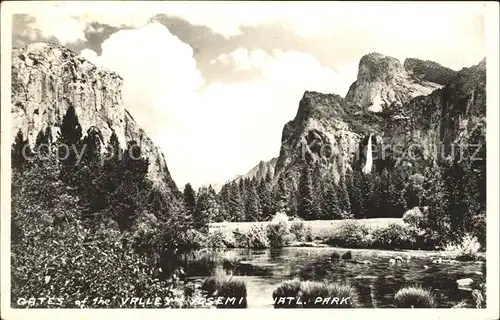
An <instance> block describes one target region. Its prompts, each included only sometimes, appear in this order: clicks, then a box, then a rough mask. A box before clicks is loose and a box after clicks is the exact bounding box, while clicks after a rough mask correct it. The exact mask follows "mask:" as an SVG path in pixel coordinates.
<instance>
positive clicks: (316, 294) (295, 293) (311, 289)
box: [273, 279, 358, 308]
mask: <svg viewBox="0 0 500 320" xmlns="http://www.w3.org/2000/svg"><path fill="white" fill-rule="evenodd" d="M289 297H292V298H294V300H292V301H290V300H288V299H287V298H289ZM280 298H285V299H282V300H280ZM298 299H300V301H301V304H297V303H296V302H297V300H298ZM357 299H358V298H357V293H356V291H355V289H354V288H353V287H351V286H350V285H347V284H338V283H323V282H316V281H302V282H301V281H299V280H297V279H293V280H288V281H285V282H283V283H281V284H280V285H279V286H278V287H277V288H276V289H275V290H274V291H273V300H274V307H275V308H354V307H355V306H356V304H357Z"/></svg>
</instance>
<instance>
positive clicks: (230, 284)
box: [201, 276, 247, 309]
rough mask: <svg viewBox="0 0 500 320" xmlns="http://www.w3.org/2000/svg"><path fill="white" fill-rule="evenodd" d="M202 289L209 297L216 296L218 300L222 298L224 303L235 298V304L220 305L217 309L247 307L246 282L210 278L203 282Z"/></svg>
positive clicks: (218, 277)
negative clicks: (227, 299)
mask: <svg viewBox="0 0 500 320" xmlns="http://www.w3.org/2000/svg"><path fill="white" fill-rule="evenodd" d="M201 289H202V290H204V291H205V292H206V293H207V295H208V296H214V297H215V298H216V299H217V298H219V297H221V298H222V301H223V302H225V301H226V298H234V303H231V302H230V303H227V304H218V305H217V308H220V309H222V308H246V307H247V288H246V284H245V282H243V281H241V280H234V279H228V280H227V279H224V278H223V277H220V276H214V277H208V278H206V279H205V280H204V281H203V284H202V285H201Z"/></svg>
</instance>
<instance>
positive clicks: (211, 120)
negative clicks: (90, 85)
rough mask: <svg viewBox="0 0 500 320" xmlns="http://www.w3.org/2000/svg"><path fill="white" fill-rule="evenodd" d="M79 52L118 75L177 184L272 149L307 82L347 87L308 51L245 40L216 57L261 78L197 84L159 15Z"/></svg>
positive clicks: (225, 174)
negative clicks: (97, 48)
mask: <svg viewBox="0 0 500 320" xmlns="http://www.w3.org/2000/svg"><path fill="white" fill-rule="evenodd" d="M81 54H82V55H83V56H84V57H86V58H87V59H89V60H91V61H93V62H95V63H96V64H98V65H100V66H103V67H105V68H107V69H110V70H113V71H115V72H117V73H118V74H120V75H121V76H122V77H123V78H124V88H123V90H124V92H123V94H124V103H125V106H126V108H127V109H129V110H130V111H131V113H132V115H133V116H134V118H135V119H136V120H137V122H138V123H139V124H140V125H141V126H143V127H144V128H145V129H146V131H147V132H148V134H149V135H150V136H151V137H152V139H153V140H154V141H155V142H156V143H157V144H158V145H159V146H160V147H161V148H162V150H163V151H164V153H165V156H166V158H167V162H168V166H169V168H170V170H171V172H172V175H173V177H174V179H175V180H176V182H177V183H178V184H180V185H182V184H184V183H186V182H188V181H189V182H192V183H194V184H195V185H198V186H199V185H202V184H207V183H220V182H224V181H225V180H228V179H231V178H233V177H234V176H235V175H236V174H239V173H244V172H245V171H247V170H249V169H250V168H251V167H253V166H254V165H255V163H257V162H258V161H260V160H262V159H268V158H271V157H274V156H276V155H277V154H278V152H279V147H280V141H281V130H282V127H283V125H284V123H286V122H287V121H289V120H291V119H292V118H293V117H294V116H295V113H296V110H297V107H298V102H299V100H300V98H301V96H302V94H303V93H304V91H305V90H316V91H321V92H334V91H335V90H339V91H346V90H347V89H346V83H345V81H344V82H342V81H341V80H340V79H341V78H342V77H341V75H339V74H337V73H336V72H335V71H333V70H331V69H329V68H327V67H324V66H322V65H321V64H320V63H319V62H318V61H317V60H316V59H315V58H314V57H313V56H311V55H309V54H305V53H300V52H294V51H281V50H275V51H274V52H273V54H272V55H270V54H266V53H264V52H262V51H259V50H253V51H252V50H250V51H249V50H247V49H243V48H239V49H237V50H236V52H233V53H230V54H228V55H227V56H221V57H219V58H217V59H216V61H215V62H217V63H218V62H220V63H233V64H234V65H235V66H236V68H238V67H240V68H251V69H256V70H259V71H260V73H261V75H262V77H261V78H260V79H259V80H255V81H249V82H243V83H232V84H231V83H229V84H227V83H210V84H207V85H205V86H203V85H204V79H203V78H202V77H201V75H200V73H199V71H198V69H197V68H196V61H195V60H194V58H193V52H192V49H191V47H189V46H188V45H187V44H185V43H183V42H182V41H180V40H179V39H178V38H177V37H175V36H173V35H172V34H171V33H170V32H169V31H168V29H167V28H165V27H164V26H163V25H161V24H158V23H152V24H148V25H146V26H144V27H142V28H138V29H133V30H121V31H118V32H117V33H115V34H113V35H112V36H111V37H110V38H109V39H107V40H106V41H104V43H103V44H102V54H101V55H99V56H98V55H97V54H96V53H95V52H94V51H92V50H89V49H86V50H83V51H82V52H81ZM202 87H203V89H201V88H202ZM339 93H342V94H343V93H344V92H339Z"/></svg>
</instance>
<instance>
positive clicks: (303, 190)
mask: <svg viewBox="0 0 500 320" xmlns="http://www.w3.org/2000/svg"><path fill="white" fill-rule="evenodd" d="M297 200H298V206H297V214H298V216H299V217H300V218H302V219H304V220H313V219H317V217H318V216H319V215H320V214H319V212H320V209H319V206H318V203H317V201H316V197H315V194H314V187H313V183H312V179H311V172H310V169H309V167H308V166H307V164H304V165H303V167H302V173H301V176H300V180H299V187H298V199H297Z"/></svg>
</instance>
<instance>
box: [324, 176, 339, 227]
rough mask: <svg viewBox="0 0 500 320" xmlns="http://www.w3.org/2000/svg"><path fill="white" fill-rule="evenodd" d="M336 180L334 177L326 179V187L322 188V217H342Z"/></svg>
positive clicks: (328, 218) (331, 218) (330, 218)
mask: <svg viewBox="0 0 500 320" xmlns="http://www.w3.org/2000/svg"><path fill="white" fill-rule="evenodd" d="M336 189H337V188H336V186H335V182H334V180H333V178H331V177H329V178H328V179H326V181H325V184H324V188H323V190H322V201H321V205H322V210H321V211H322V213H323V215H322V218H323V219H326V220H333V219H339V218H341V211H340V207H339V200H338V197H337V190H336Z"/></svg>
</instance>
